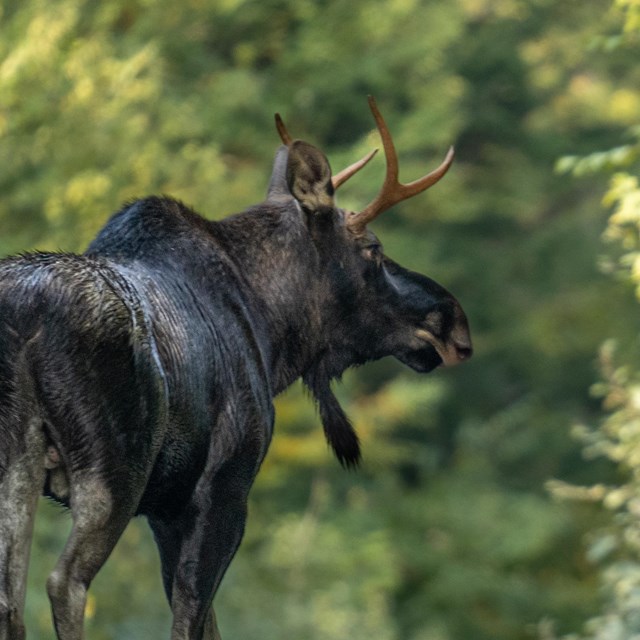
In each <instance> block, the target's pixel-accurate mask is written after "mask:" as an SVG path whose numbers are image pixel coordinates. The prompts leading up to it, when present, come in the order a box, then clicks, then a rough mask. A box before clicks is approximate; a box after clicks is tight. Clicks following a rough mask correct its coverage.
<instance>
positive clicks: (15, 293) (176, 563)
mask: <svg viewBox="0 0 640 640" xmlns="http://www.w3.org/2000/svg"><path fill="white" fill-rule="evenodd" d="M369 101H370V107H371V110H372V112H373V115H374V118H375V120H376V123H377V127H378V130H379V132H380V136H381V138H382V143H383V147H384V151H385V156H386V165H387V170H386V177H385V180H384V184H383V186H382V188H381V190H380V192H379V194H378V196H377V197H376V198H375V199H374V200H373V202H371V203H370V204H369V205H368V206H366V207H365V208H364V209H363V210H362V211H360V212H352V211H347V210H344V209H340V208H338V206H337V205H336V203H335V200H334V191H335V189H336V188H337V187H339V186H340V185H341V184H342V183H343V182H344V181H345V180H347V179H348V178H349V177H351V176H352V175H353V174H354V173H355V172H357V171H358V170H359V169H360V168H361V167H362V166H363V165H364V164H365V163H366V162H367V161H368V160H369V158H370V156H371V155H372V154H370V155H369V156H367V157H366V158H364V159H363V160H361V161H359V162H356V163H355V164H354V165H352V166H350V167H348V168H347V169H345V170H344V171H342V172H340V173H338V174H337V175H335V176H333V177H332V174H331V169H330V167H329V163H328V161H327V159H326V157H325V156H324V155H323V154H322V152H320V151H319V150H318V149H317V148H315V147H314V146H312V145H311V144H309V143H307V142H303V141H301V140H293V139H292V138H291V136H290V135H289V133H288V132H287V130H286V128H285V126H284V124H283V122H282V120H281V119H280V117H279V116H276V123H277V128H278V130H279V132H280V136H281V138H282V141H283V143H284V144H283V146H281V147H280V148H279V150H278V151H277V155H276V157H275V162H274V167H273V173H272V176H271V180H270V183H269V187H268V193H267V198H266V200H265V201H264V202H263V203H262V204H259V205H257V206H253V207H251V208H249V209H247V210H246V211H244V212H242V213H239V214H236V215H232V216H230V217H228V218H226V219H223V220H221V221H210V220H207V219H205V218H203V217H201V216H199V215H198V214H197V213H195V212H194V211H192V210H191V209H189V208H188V207H186V206H185V205H183V204H182V203H180V202H177V201H175V200H172V199H170V198H166V197H148V198H144V199H142V200H137V201H135V202H132V203H129V204H127V205H126V206H124V208H122V210H120V211H119V212H118V213H116V214H115V215H113V216H112V217H111V219H110V220H109V221H108V222H107V224H106V226H105V227H104V228H103V229H102V231H100V233H99V234H98V236H97V237H96V239H95V240H94V241H93V242H92V243H91V245H90V246H89V248H88V250H87V251H86V252H85V253H84V254H83V255H75V254H70V253H37V252H36V253H28V254H24V255H19V256H15V257H9V258H5V259H3V260H1V261H0V438H1V444H0V639H1V640H9V639H10V640H21V639H23V638H24V637H25V627H24V622H23V608H24V599H25V590H26V572H27V564H28V558H29V547H30V544H31V537H32V530H33V521H34V512H35V509H36V504H37V499H38V497H39V496H40V495H41V494H45V495H47V496H49V497H51V498H53V499H54V500H56V501H58V502H60V503H62V504H64V505H66V506H67V507H68V508H69V509H70V511H71V515H72V519H73V527H72V530H71V533H70V535H69V538H68V540H67V542H66V546H65V547H64V551H63V552H62V555H61V557H60V559H59V560H58V562H57V564H56V566H55V568H54V570H53V572H52V573H51V575H50V577H49V579H48V581H47V591H48V595H49V598H50V601H51V607H52V612H53V620H54V624H55V630H56V633H57V637H58V638H59V639H60V640H80V639H81V638H82V637H83V617H84V610H85V603H86V596H87V589H88V588H89V585H90V584H91V581H92V580H93V578H94V577H95V575H96V573H97V572H98V570H99V569H100V568H101V567H102V565H103V564H104V562H105V561H106V560H107V558H108V556H109V554H110V553H111V551H112V549H113V548H114V546H115V544H116V542H117V541H118V539H119V537H120V535H121V534H122V532H123V531H124V529H125V527H126V525H127V523H128V522H129V520H130V519H131V518H132V517H134V516H136V515H144V516H146V517H147V518H148V521H149V524H150V526H151V529H152V531H153V534H154V537H155V541H156V543H157V546H158V549H159V552H160V558H161V563H162V578H163V582H164V588H165V591H166V595H167V598H168V600H169V603H170V605H171V609H172V613H173V626H172V632H171V638H172V640H186V639H193V640H196V639H202V638H204V639H206V640H213V639H215V638H219V637H220V636H219V632H218V629H217V625H216V620H215V615H214V612H213V606H212V601H213V596H214V594H215V592H216V590H217V588H218V586H219V584H220V581H221V579H222V576H223V574H224V572H225V570H226V568H227V567H228V565H229V563H230V561H231V559H232V558H233V556H234V553H235V551H236V549H237V547H238V545H239V543H240V539H241V537H242V534H243V530H244V525H245V518H246V510H247V495H248V493H249V490H250V488H251V485H252V483H253V480H254V478H255V476H256V474H257V472H258V469H259V467H260V464H261V462H262V460H263V458H264V455H265V453H266V451H267V447H268V445H269V441H270V440H271V435H272V430H273V424H274V410H273V404H272V401H273V398H274V396H276V395H277V394H278V393H280V392H281V391H282V390H283V389H285V388H286V387H288V386H289V385H290V384H292V383H293V382H294V381H295V380H296V379H298V378H300V377H301V378H302V380H303V382H304V384H305V385H306V386H307V387H308V389H309V390H310V391H311V394H312V395H313V397H314V399H315V401H316V403H317V405H318V409H319V414H320V418H321V420H322V424H323V427H324V432H325V434H326V438H327V440H328V442H329V444H330V445H331V447H332V448H333V451H334V452H335V454H336V456H337V458H338V460H339V461H340V462H341V463H342V465H344V466H346V467H350V466H355V465H356V464H357V463H358V461H359V459H360V447H359V443H358V438H357V436H356V434H355V432H354V430H353V428H352V426H351V424H350V423H349V420H348V418H347V417H346V415H345V413H344V412H343V410H342V408H341V407H340V405H339V404H338V401H337V400H336V397H335V396H334V395H333V393H332V390H331V386H330V384H331V381H332V380H333V379H335V378H337V377H339V376H340V375H341V374H342V373H343V372H344V371H345V370H346V369H347V368H349V367H351V366H353V365H359V364H362V363H365V362H367V361H371V360H376V359H378V358H382V357H383V356H387V355H392V356H395V357H396V358H397V359H399V360H400V361H401V362H403V363H405V364H406V365H408V366H409V367H411V368H412V369H414V370H415V371H418V372H421V373H427V372H429V371H431V370H433V369H435V368H436V367H438V366H439V365H454V364H457V363H459V362H462V361H464V360H466V359H467V358H469V357H470V355H471V342H470V337H469V330H468V324H467V320H466V317H465V314H464V312H463V311H462V308H461V306H460V304H459V303H458V302H457V300H456V299H455V298H454V297H453V296H452V295H451V294H450V293H449V292H448V291H446V290H445V289H444V288H443V287H441V286H440V285H439V284H437V283H436V282H434V281H433V280H431V279H429V278H427V277H425V276H423V275H420V274H417V273H414V272H411V271H408V270H407V269H404V268H403V267H401V266H400V265H398V264H397V263H395V262H394V261H393V260H391V259H390V258H388V257H387V256H385V255H384V253H383V251H382V247H381V245H380V242H379V241H378V239H377V237H376V236H375V235H374V234H373V233H372V232H371V231H370V230H369V229H368V228H367V225H368V223H370V222H371V221H372V220H373V219H375V218H376V217H377V216H379V215H380V214H381V213H382V212H384V211H385V210H387V209H389V208H390V207H392V206H393V205H394V204H396V203H398V202H400V201H401V200H404V199H406V198H410V197H412V196H414V195H416V194H418V193H420V192H422V191H424V190H425V189H427V188H428V187H430V186H431V185H433V184H435V183H436V182H437V181H438V180H440V178H441V177H442V176H443V175H444V174H445V173H446V171H447V170H448V168H449V166H450V164H451V162H452V159H453V150H450V151H449V153H448V154H447V156H446V159H445V160H444V162H443V163H442V164H441V165H440V166H439V167H438V168H437V169H435V170H434V171H432V172H431V173H429V174H428V175H426V176H424V177H423V178H421V179H419V180H416V181H415V182H411V183H409V184H402V183H400V182H399V180H398V161H397V156H396V152H395V149H394V145H393V141H392V138H391V135H390V133H389V131H388V129H387V126H386V125H385V122H384V120H383V118H382V116H381V114H380V112H379V110H378V108H377V106H376V104H375V102H374V101H373V99H371V98H370V100H369Z"/></svg>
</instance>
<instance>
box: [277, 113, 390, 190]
mask: <svg viewBox="0 0 640 640" xmlns="http://www.w3.org/2000/svg"><path fill="white" fill-rule="evenodd" d="M276 129H278V133H279V134H280V139H281V140H282V142H283V144H286V145H287V146H289V145H290V144H291V143H292V142H293V138H292V137H291V135H290V134H289V132H288V131H287V128H286V127H285V126H284V122H283V121H282V118H281V117H280V114H279V113H276ZM376 153H378V150H377V149H374V150H373V151H371V152H369V153H368V154H367V155H366V156H365V157H364V158H362V159H361V160H358V161H357V162H354V163H353V164H352V165H349V166H348V167H347V168H346V169H343V170H342V171H340V172H339V173H337V174H336V175H335V176H332V178H331V184H333V188H334V189H337V188H338V187H339V186H340V185H341V184H344V183H345V182H346V181H347V180H348V179H349V178H350V177H351V176H352V175H353V174H354V173H357V172H358V171H360V169H362V167H364V165H365V164H367V162H369V160H371V158H373V156H375V155H376Z"/></svg>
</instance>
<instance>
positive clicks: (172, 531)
mask: <svg viewBox="0 0 640 640" xmlns="http://www.w3.org/2000/svg"><path fill="white" fill-rule="evenodd" d="M149 525H150V526H151V530H152V531H153V536H154V539H155V542H156V545H157V546H158V551H159V552H160V561H161V563H162V582H163V584H164V588H165V592H166V595H167V599H168V600H169V605H170V606H171V595H172V592H173V581H174V578H175V575H176V569H177V566H178V560H179V557H180V549H181V547H182V538H183V533H182V526H180V525H178V524H176V523H175V522H171V523H168V522H165V521H164V520H161V519H158V518H149ZM202 640H221V639H220V632H219V631H218V625H217V621H216V614H215V611H214V610H213V604H212V605H211V607H210V608H209V613H208V615H207V616H206V619H205V624H204V633H203V634H202Z"/></svg>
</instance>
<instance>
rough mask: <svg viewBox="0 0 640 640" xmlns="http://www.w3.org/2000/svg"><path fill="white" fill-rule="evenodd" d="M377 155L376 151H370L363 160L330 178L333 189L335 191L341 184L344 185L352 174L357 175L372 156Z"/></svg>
mask: <svg viewBox="0 0 640 640" xmlns="http://www.w3.org/2000/svg"><path fill="white" fill-rule="evenodd" d="M376 153H378V150H377V149H374V150H373V151H370V152H369V153H368V154H367V155H366V156H365V157H364V158H362V159H360V160H358V162H354V163H353V164H352V165H350V166H348V167H347V168H346V169H343V170H342V171H340V173H337V174H336V175H335V176H333V177H332V178H331V182H332V184H333V188H334V189H337V188H338V187H339V186H340V185H341V184H344V183H345V182H346V181H347V180H348V179H349V178H350V177H351V176H352V175H353V174H354V173H357V172H358V171H360V169H362V167H364V165H365V164H367V162H369V160H371V158H373V156H375V155H376Z"/></svg>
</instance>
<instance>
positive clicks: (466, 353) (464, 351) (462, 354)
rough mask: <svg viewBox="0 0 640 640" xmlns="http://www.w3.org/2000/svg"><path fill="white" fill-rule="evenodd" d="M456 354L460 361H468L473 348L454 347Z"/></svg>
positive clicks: (465, 346)
mask: <svg viewBox="0 0 640 640" xmlns="http://www.w3.org/2000/svg"><path fill="white" fill-rule="evenodd" d="M456 353H457V354H458V358H459V359H460V360H468V359H469V358H470V357H471V356H472V355H473V348H472V347H471V346H467V345H464V346H462V345H459V344H457V345H456Z"/></svg>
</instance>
